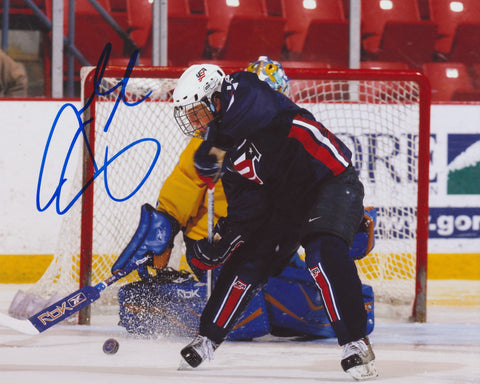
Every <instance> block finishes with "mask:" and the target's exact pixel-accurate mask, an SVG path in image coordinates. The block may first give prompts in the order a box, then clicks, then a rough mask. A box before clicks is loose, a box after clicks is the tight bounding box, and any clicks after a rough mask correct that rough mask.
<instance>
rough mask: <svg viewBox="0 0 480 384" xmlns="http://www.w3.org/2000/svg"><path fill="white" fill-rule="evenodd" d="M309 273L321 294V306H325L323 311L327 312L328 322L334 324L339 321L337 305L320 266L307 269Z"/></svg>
mask: <svg viewBox="0 0 480 384" xmlns="http://www.w3.org/2000/svg"><path fill="white" fill-rule="evenodd" d="M309 271H310V274H311V275H312V277H313V279H314V280H315V283H316V284H317V287H318V288H319V289H320V291H321V293H322V298H323V304H324V305H325V311H326V312H327V315H328V317H329V318H330V321H331V322H334V321H338V320H340V314H339V312H338V308H337V303H336V302H335V296H334V294H333V289H332V286H331V284H330V281H329V280H328V277H327V275H326V274H325V272H324V270H323V268H322V266H321V265H320V263H318V264H317V265H316V266H314V267H312V268H309Z"/></svg>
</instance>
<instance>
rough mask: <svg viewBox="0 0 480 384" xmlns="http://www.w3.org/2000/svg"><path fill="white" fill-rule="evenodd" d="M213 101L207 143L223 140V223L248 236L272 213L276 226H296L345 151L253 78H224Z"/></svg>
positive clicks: (345, 158) (345, 160) (342, 164)
mask: <svg viewBox="0 0 480 384" xmlns="http://www.w3.org/2000/svg"><path fill="white" fill-rule="evenodd" d="M220 100H221V111H220V118H219V119H218V120H217V121H216V125H217V126H216V131H217V135H216V136H213V137H211V138H210V144H211V145H214V146H215V145H216V144H218V145H217V146H219V147H221V146H222V145H221V144H223V143H225V142H228V143H231V146H230V148H229V150H228V153H227V164H228V172H227V173H226V174H225V175H224V177H223V179H222V181H223V184H224V188H225V192H226V195H227V200H228V217H229V221H230V220H231V221H232V222H234V223H237V224H239V225H240V226H241V227H242V228H243V229H244V231H255V230H256V227H257V225H255V224H256V223H258V225H261V224H264V223H265V221H266V220H268V218H271V216H272V213H274V215H275V216H276V218H275V220H276V221H277V222H279V223H280V222H282V223H285V224H287V225H289V226H290V225H291V224H298V225H300V224H301V223H302V220H304V219H305V216H306V214H307V212H308V209H309V208H310V207H311V204H312V202H313V201H314V198H315V196H316V194H317V191H318V188H319V187H320V185H321V183H322V181H323V180H325V178H329V177H332V176H335V175H338V174H340V173H342V172H343V171H344V170H345V169H346V168H347V167H348V165H349V164H350V162H351V151H350V150H349V149H348V148H347V147H346V146H345V144H344V143H343V142H342V141H341V140H339V139H338V138H337V137H336V136H335V135H334V134H333V133H331V132H330V131H329V130H328V129H326V128H325V127H324V126H323V125H322V124H321V123H319V122H317V121H316V120H315V119H314V117H313V115H312V114H311V113H310V112H309V111H307V110H306V109H304V108H301V107H300V106H298V105H296V104H295V103H294V102H292V101H291V100H290V99H289V98H288V97H286V96H284V95H283V94H281V93H279V92H276V91H274V90H272V89H271V88H270V87H269V86H268V85H267V84H266V83H265V82H263V81H261V80H259V79H258V77H257V75H255V74H253V73H250V72H236V73H234V74H231V75H229V76H227V77H226V78H225V80H224V82H223V84H222V90H221V96H220ZM216 141H218V143H216ZM258 228H260V227H258Z"/></svg>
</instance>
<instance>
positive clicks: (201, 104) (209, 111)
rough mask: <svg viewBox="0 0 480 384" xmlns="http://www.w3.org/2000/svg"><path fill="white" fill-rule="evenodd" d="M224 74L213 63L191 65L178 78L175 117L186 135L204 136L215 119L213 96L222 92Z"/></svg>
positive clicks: (174, 93)
mask: <svg viewBox="0 0 480 384" xmlns="http://www.w3.org/2000/svg"><path fill="white" fill-rule="evenodd" d="M224 78H225V73H224V72H223V70H222V69H221V68H220V67H219V66H217V65H213V64H195V65H192V66H190V67H189V68H188V69H187V70H186V71H185V72H183V74H182V76H180V78H179V79H178V83H177V86H176V88H175V90H174V91H173V106H174V117H175V120H176V121H177V124H178V125H179V126H180V129H181V130H182V131H183V133H185V134H186V135H187V136H197V137H203V135H204V134H205V130H206V128H207V127H206V125H207V124H208V123H209V122H210V120H212V119H213V114H214V113H215V111H216V110H215V106H214V105H213V101H212V97H213V95H214V94H215V93H216V92H220V89H221V86H222V82H223V79H224Z"/></svg>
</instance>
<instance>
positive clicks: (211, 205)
mask: <svg viewBox="0 0 480 384" xmlns="http://www.w3.org/2000/svg"><path fill="white" fill-rule="evenodd" d="M214 224H215V184H213V186H212V187H211V188H208V241H209V242H210V243H211V242H212V241H213V227H214ZM212 289H213V279H212V271H211V270H208V271H207V300H208V298H209V297H210V295H211V294H212Z"/></svg>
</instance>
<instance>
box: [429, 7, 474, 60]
mask: <svg viewBox="0 0 480 384" xmlns="http://www.w3.org/2000/svg"><path fill="white" fill-rule="evenodd" d="M429 5H430V17H431V19H432V20H433V21H435V22H436V23H437V24H438V34H439V39H438V40H437V42H436V44H435V49H436V50H437V52H438V53H439V54H441V55H444V56H445V57H446V58H447V59H448V60H449V61H461V62H464V63H471V62H480V1H478V0H456V1H452V0H429Z"/></svg>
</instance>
